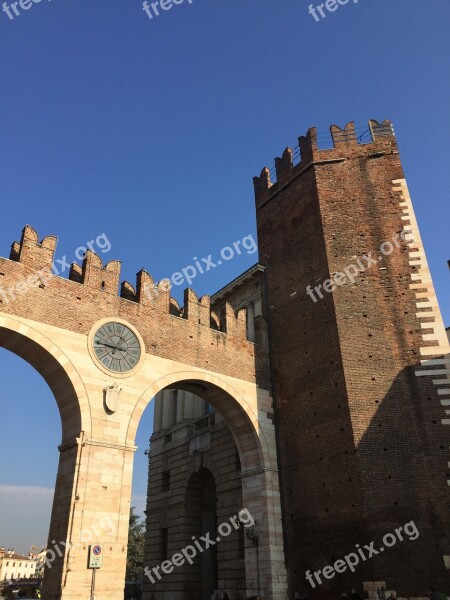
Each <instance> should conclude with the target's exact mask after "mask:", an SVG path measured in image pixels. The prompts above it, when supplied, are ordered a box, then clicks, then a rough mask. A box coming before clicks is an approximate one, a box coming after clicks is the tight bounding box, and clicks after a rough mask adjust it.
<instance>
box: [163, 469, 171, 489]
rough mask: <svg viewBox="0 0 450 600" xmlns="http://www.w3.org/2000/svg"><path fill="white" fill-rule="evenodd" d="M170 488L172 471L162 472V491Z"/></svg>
mask: <svg viewBox="0 0 450 600" xmlns="http://www.w3.org/2000/svg"><path fill="white" fill-rule="evenodd" d="M169 490H170V471H163V472H162V481H161V491H163V492H168V491H169Z"/></svg>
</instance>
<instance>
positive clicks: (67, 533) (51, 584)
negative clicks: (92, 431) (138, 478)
mask: <svg viewBox="0 0 450 600" xmlns="http://www.w3.org/2000/svg"><path fill="white" fill-rule="evenodd" d="M60 452H61V454H60V462H59V468H58V476H57V481H56V486H55V498H54V503H53V510H52V518H51V525H50V535H49V543H48V549H49V552H48V554H47V559H48V565H47V566H46V569H45V574H44V581H43V588H42V592H43V594H42V596H43V598H45V600H86V598H89V597H90V590H91V583H92V570H91V569H88V552H89V546H90V545H95V544H100V545H102V548H103V566H102V567H101V568H100V569H98V570H97V572H96V590H97V591H96V593H95V600H122V599H123V587H124V580H125V568H126V554H127V540H128V522H129V516H130V502H131V478H132V470H133V457H134V452H135V447H134V446H131V447H127V446H122V445H120V444H114V443H110V442H106V441H103V440H93V439H87V438H85V437H84V435H83V434H81V435H80V437H79V438H78V439H76V440H74V442H73V443H69V444H65V446H64V447H61V448H60ZM60 555H61V556H60ZM52 558H54V560H53V561H52V560H51V559H52Z"/></svg>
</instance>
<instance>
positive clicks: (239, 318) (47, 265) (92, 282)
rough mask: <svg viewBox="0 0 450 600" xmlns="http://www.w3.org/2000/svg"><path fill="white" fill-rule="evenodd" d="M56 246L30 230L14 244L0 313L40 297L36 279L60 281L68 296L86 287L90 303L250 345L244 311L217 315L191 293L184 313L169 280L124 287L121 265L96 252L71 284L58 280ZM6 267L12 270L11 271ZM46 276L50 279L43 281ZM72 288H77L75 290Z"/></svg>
mask: <svg viewBox="0 0 450 600" xmlns="http://www.w3.org/2000/svg"><path fill="white" fill-rule="evenodd" d="M57 241H58V238H57V237H56V236H47V237H45V238H44V239H43V240H42V241H39V236H38V233H37V232H36V230H35V229H33V228H32V227H30V226H29V225H26V226H25V228H24V229H23V231H22V236H21V239H20V242H14V243H13V244H12V246H11V252H10V256H9V261H6V260H5V259H1V258H0V271H1V275H2V278H1V284H2V288H3V290H5V289H6V290H8V289H11V290H13V291H12V293H11V294H10V296H8V295H6V296H4V294H3V296H2V295H0V309H3V308H5V303H6V304H9V299H11V301H12V302H23V303H26V302H27V299H28V292H34V293H36V289H35V288H36V287H37V286H36V285H34V286H31V285H30V290H28V289H27V285H28V284H27V281H31V279H32V278H34V279H33V280H34V281H38V280H39V281H41V280H43V283H42V282H41V285H40V286H39V287H40V288H41V289H44V288H45V287H47V286H50V285H51V282H52V281H57V282H60V283H61V284H62V285H65V286H66V287H67V286H69V289H64V294H65V295H67V294H68V295H69V296H70V295H73V297H77V296H78V297H80V289H79V287H78V286H80V285H81V286H83V287H84V289H85V290H86V292H89V296H90V297H91V298H94V299H95V298H97V300H98V301H99V302H101V300H102V299H104V298H105V297H107V296H109V297H110V296H115V297H117V298H118V300H119V302H123V303H132V304H134V305H136V307H137V308H138V310H139V312H143V313H148V314H152V313H157V314H158V315H159V316H160V317H163V318H164V316H166V317H167V318H168V319H169V318H174V317H175V318H178V319H182V320H185V321H187V322H191V323H192V324H194V325H195V326H196V327H198V326H200V327H207V328H210V329H212V330H215V331H217V332H221V333H224V334H227V335H230V336H233V337H236V338H240V339H243V340H246V339H247V330H246V310H245V309H241V310H239V311H238V312H237V313H236V312H235V311H234V309H233V308H232V306H231V305H229V304H223V306H222V305H221V306H219V314H217V313H216V312H214V311H213V310H211V299H210V297H209V296H203V297H202V298H200V299H199V298H198V297H197V295H196V294H195V292H194V291H193V290H192V289H186V290H185V292H184V306H183V307H181V306H180V305H179V304H178V302H177V301H176V299H175V298H172V297H171V296H170V285H168V280H162V281H161V282H159V283H156V282H155V281H154V280H153V278H152V277H151V275H150V274H149V273H148V272H147V271H145V270H144V269H142V270H141V271H139V272H138V273H137V275H136V284H135V285H132V284H131V283H130V282H128V281H122V282H120V272H121V262H120V261H118V260H112V261H109V262H108V263H106V264H103V262H102V259H101V258H100V256H99V255H98V254H96V253H95V252H93V251H92V250H87V251H86V252H85V254H84V258H83V262H82V264H81V265H80V264H78V263H76V262H74V263H72V264H71V265H70V270H69V275H68V279H65V278H63V277H60V276H58V275H57V274H56V273H57V270H56V269H55V268H54V261H55V251H56V246H57ZM6 263H8V264H6ZM14 263H18V264H20V265H21V268H20V269H18V270H15V269H14ZM7 266H9V268H6V267H7ZM39 273H40V274H41V277H40V278H39V277H38V274H39ZM42 273H44V274H45V277H42ZM73 284H76V286H75V287H73V288H71V287H70V286H71V285H73ZM18 286H21V289H23V290H24V293H22V292H21V293H19V294H17V293H15V292H14V290H16V288H17V289H18ZM6 294H7V292H6ZM30 298H31V297H30ZM28 300H29V301H32V300H31V299H28Z"/></svg>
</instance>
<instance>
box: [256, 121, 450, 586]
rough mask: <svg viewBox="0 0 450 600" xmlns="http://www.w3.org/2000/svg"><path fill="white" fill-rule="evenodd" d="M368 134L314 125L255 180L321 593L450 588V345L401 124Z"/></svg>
mask: <svg viewBox="0 0 450 600" xmlns="http://www.w3.org/2000/svg"><path fill="white" fill-rule="evenodd" d="M370 133H371V136H370V138H371V139H370V142H369V143H360V142H359V140H357V138H356V134H355V128H354V124H353V123H350V124H349V125H347V126H346V127H345V129H343V130H341V129H340V128H339V127H336V126H333V127H331V134H332V138H333V143H334V147H333V148H332V149H329V150H320V149H319V148H318V143H317V133H316V130H315V129H311V130H309V131H308V134H307V136H306V137H301V138H300V140H299V148H300V154H301V161H300V162H299V163H298V164H294V162H293V152H292V150H291V149H289V148H288V149H286V150H285V152H284V154H283V156H282V157H281V158H277V159H276V179H277V181H276V182H275V183H273V182H272V181H271V177H270V171H269V170H268V169H263V171H262V173H261V176H260V177H256V178H255V180H254V183H255V195H256V210H257V224H258V237H259V251H260V262H261V263H262V265H263V266H264V267H265V268H266V288H267V289H266V307H265V315H266V317H267V320H268V322H269V327H270V345H271V359H272V380H273V387H274V390H273V391H274V402H275V418H276V426H277V432H278V447H279V451H278V453H279V466H280V473H281V489H282V499H283V520H284V531H285V550H286V558H287V563H288V573H289V584H290V589H291V592H292V593H293V592H297V591H299V592H301V591H302V590H304V591H305V590H306V591H308V593H309V594H311V596H312V597H320V594H321V593H323V592H325V591H327V590H333V591H341V592H344V591H345V592H348V590H349V589H350V588H351V587H355V588H359V590H358V591H362V589H363V583H365V589H366V591H369V590H370V589H371V586H372V589H373V588H374V587H375V589H376V584H375V582H381V581H382V582H385V584H386V589H388V590H396V591H397V593H398V594H401V595H412V596H420V595H423V594H424V593H425V592H427V590H428V588H429V586H435V587H439V586H441V588H443V589H444V591H446V592H447V594H448V593H450V571H449V570H448V568H450V563H449V560H450V556H449V555H450V487H449V485H450V481H449V482H448V481H447V480H448V479H450V476H449V473H448V461H449V458H450V455H449V444H450V427H448V425H449V424H450V419H448V417H447V419H446V418H445V416H446V410H445V406H447V407H448V405H449V404H450V400H449V397H450V396H449V395H450V388H449V387H448V386H449V384H450V371H449V368H450V367H449V363H450V360H449V356H450V355H448V353H449V352H450V349H449V347H448V340H447V338H446V335H445V329H444V326H443V323H442V318H441V316H440V312H439V307H438V303H437V300H436V296H435V293H434V289H433V284H432V282H431V279H430V274H429V270H428V267H427V262H426V257H425V253H424V250H423V247H422V244H421V240H420V234H419V232H418V229H417V223H416V221H415V217H414V212H413V209H412V206H411V201H410V198H409V194H408V189H407V186H406V182H405V180H404V174H403V170H402V165H401V161H400V158H399V153H398V148H397V144H396V139H395V135H394V132H393V129H392V125H391V123H390V122H388V121H385V122H384V123H382V124H378V123H377V122H376V121H371V122H370ZM297 162H298V161H297ZM430 203H431V201H430ZM445 355H447V356H445ZM433 377H434V378H433ZM448 412H449V411H447V413H448ZM411 521H413V522H414V525H415V527H416V528H417V530H418V532H419V535H418V537H417V535H416V534H415V533H413V532H414V527H413V525H411V524H410V526H409V527H408V528H407V530H408V531H409V532H410V535H406V534H405V533H404V532H403V534H402V533H401V532H400V534H399V535H400V537H403V541H400V539H399V535H398V534H397V533H396V531H395V530H396V529H398V528H399V527H401V526H404V525H405V524H406V523H410V522H411ZM386 534H393V536H395V538H396V541H395V540H394V538H393V537H392V536H388V537H386V538H385V539H384V540H383V536H385V535H386ZM415 538H417V539H415ZM372 541H374V542H375V544H374V546H373V548H375V549H376V550H377V551H378V553H377V554H375V553H372V552H371V551H370V550H368V549H365V550H364V545H367V546H369V545H370V543H371V542H372ZM357 544H359V545H360V546H359V548H360V549H361V551H362V553H363V554H361V553H360V554H359V555H358V554H357V553H358V547H357V546H356V545H357ZM381 547H383V550H382V551H380V548H381ZM352 552H353V553H356V554H355V556H356V557H357V558H358V556H359V564H358V565H355V566H354V572H352V571H351V569H350V566H349V565H348V563H345V570H344V567H343V565H342V563H340V562H336V561H339V559H342V558H343V557H344V556H346V555H348V554H349V553H352ZM371 553H372V556H370V554H371ZM369 556H370V557H369ZM363 557H364V560H363ZM355 560H356V559H351V560H350V562H352V561H353V562H354V561H355ZM327 565H331V566H333V565H336V568H335V569H332V570H330V569H325V571H324V567H326V566H327ZM308 570H310V571H311V572H312V573H314V572H317V571H318V570H321V573H319V575H318V577H315V576H314V578H313V579H312V582H313V585H311V584H310V583H309V582H308V580H307V579H306V578H305V573H306V572H307V571H308ZM318 579H320V581H321V582H322V583H319V581H318ZM370 582H372V583H370ZM327 597H328V596H327Z"/></svg>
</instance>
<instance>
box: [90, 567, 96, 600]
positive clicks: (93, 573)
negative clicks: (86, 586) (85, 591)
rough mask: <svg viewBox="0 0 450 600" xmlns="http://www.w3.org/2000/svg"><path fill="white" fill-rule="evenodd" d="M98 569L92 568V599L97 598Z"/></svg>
mask: <svg viewBox="0 0 450 600" xmlns="http://www.w3.org/2000/svg"><path fill="white" fill-rule="evenodd" d="M96 570H97V569H92V583H91V600H94V598H95V571H96Z"/></svg>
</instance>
